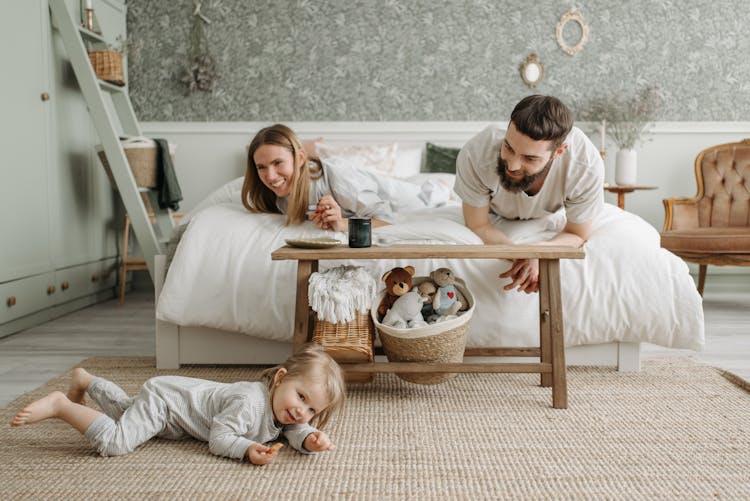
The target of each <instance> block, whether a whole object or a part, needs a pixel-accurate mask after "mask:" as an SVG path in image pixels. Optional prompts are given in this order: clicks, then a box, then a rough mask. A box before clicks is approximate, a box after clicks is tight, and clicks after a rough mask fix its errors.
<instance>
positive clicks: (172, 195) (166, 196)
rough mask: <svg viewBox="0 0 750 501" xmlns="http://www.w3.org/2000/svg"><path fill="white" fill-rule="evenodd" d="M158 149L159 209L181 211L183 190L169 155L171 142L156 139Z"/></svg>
mask: <svg viewBox="0 0 750 501" xmlns="http://www.w3.org/2000/svg"><path fill="white" fill-rule="evenodd" d="M154 141H156V147H157V148H158V150H159V151H158V156H157V166H156V168H157V175H156V189H157V190H159V208H160V209H167V208H169V209H172V210H173V211H176V210H179V208H180V204H179V202H180V201H182V190H181V189H180V183H179V182H178V181H177V173H176V172H175V171H174V165H173V164H172V156H171V155H170V154H169V142H168V141H167V140H166V139H154Z"/></svg>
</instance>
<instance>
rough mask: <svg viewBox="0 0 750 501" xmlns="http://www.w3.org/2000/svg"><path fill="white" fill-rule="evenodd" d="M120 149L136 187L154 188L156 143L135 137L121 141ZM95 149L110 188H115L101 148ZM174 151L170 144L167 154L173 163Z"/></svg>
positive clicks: (148, 139)
mask: <svg viewBox="0 0 750 501" xmlns="http://www.w3.org/2000/svg"><path fill="white" fill-rule="evenodd" d="M122 147H123V149H124V150H125V157H126V158H127V159H128V164H130V170H131V171H132V172H133V177H134V178H135V184H136V186H138V187H139V188H156V179H157V173H156V164H157V157H158V155H159V151H158V149H157V147H156V142H155V141H154V140H153V139H150V138H147V137H135V138H131V139H128V140H125V141H123V142H122ZM96 149H97V153H98V154H99V159H100V160H101V161H102V165H103V166H104V170H105V171H106V172H107V176H108V177H109V180H110V182H111V183H112V186H116V184H115V181H114V179H113V177H112V171H111V169H110V167H109V162H108V161H107V156H106V155H105V154H104V149H103V147H102V146H101V145H99V146H97V148H96ZM174 151H175V147H174V145H173V144H171V143H170V144H169V154H170V156H171V157H172V161H173V162H174Z"/></svg>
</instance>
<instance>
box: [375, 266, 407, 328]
mask: <svg viewBox="0 0 750 501" xmlns="http://www.w3.org/2000/svg"><path fill="white" fill-rule="evenodd" d="M413 275H414V267H413V266H406V267H405V268H399V267H397V268H393V269H392V270H388V271H386V272H385V273H384V274H383V278H382V280H383V282H385V294H384V295H383V299H381V300H380V304H379V305H378V315H379V318H381V319H382V318H383V316H385V314H386V313H387V312H388V310H389V309H391V307H392V306H393V303H395V302H396V300H397V299H398V298H399V297H401V296H403V295H404V294H406V293H407V292H409V291H410V290H411V283H412V281H411V277H412V276H413Z"/></svg>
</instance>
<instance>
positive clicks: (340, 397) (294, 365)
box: [262, 343, 346, 430]
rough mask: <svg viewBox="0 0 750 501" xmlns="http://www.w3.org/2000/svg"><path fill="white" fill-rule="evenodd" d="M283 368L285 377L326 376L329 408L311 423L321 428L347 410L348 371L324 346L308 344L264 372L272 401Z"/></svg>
mask: <svg viewBox="0 0 750 501" xmlns="http://www.w3.org/2000/svg"><path fill="white" fill-rule="evenodd" d="M282 368H283V369H286V371H287V372H286V375H284V377H285V378H293V379H306V380H309V379H310V378H315V377H321V378H322V379H323V386H324V387H325V389H326V396H327V397H328V402H329V403H328V407H326V408H325V409H323V410H322V411H321V412H319V413H318V414H316V415H315V417H313V418H312V420H310V424H312V425H313V426H315V427H316V428H318V429H319V430H321V429H323V427H324V426H325V425H326V423H327V422H328V421H329V420H330V419H331V418H332V417H333V416H335V415H338V414H341V413H342V412H343V410H344V399H345V398H346V383H345V381H344V371H343V370H342V369H341V367H340V366H339V364H338V363H336V361H335V360H334V359H333V358H331V356H330V355H329V354H328V353H326V351H325V349H324V348H323V347H322V346H321V345H319V344H314V343H308V344H306V345H304V346H303V347H302V348H301V349H300V350H299V351H298V352H297V353H295V354H294V355H292V356H291V357H289V358H288V359H287V360H286V362H284V363H283V364H281V365H278V366H276V367H271V368H270V369H266V370H264V371H263V374H262V378H263V379H264V380H267V382H268V392H269V398H270V399H271V402H273V394H274V391H275V385H274V375H275V374H276V373H277V372H278V370H279V369H282Z"/></svg>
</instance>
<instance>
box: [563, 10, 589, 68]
mask: <svg viewBox="0 0 750 501" xmlns="http://www.w3.org/2000/svg"><path fill="white" fill-rule="evenodd" d="M570 22H574V23H578V25H579V26H580V27H581V39H580V40H578V43H577V44H575V45H574V46H570V45H569V44H568V42H566V41H565V38H564V37H563V31H564V30H565V26H566V25H567V24H568V23H570ZM555 35H556V37H557V45H559V46H560V48H561V49H562V50H563V52H565V53H566V54H567V55H569V56H575V55H576V54H578V53H579V52H581V50H582V49H583V46H584V45H586V42H588V41H589V25H588V24H586V20H585V19H583V16H582V15H581V13H580V12H578V10H576V8H575V7H571V8H570V10H569V11H568V12H566V13H565V14H563V15H562V17H561V18H560V20H559V21H558V22H557V31H556V32H555Z"/></svg>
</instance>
